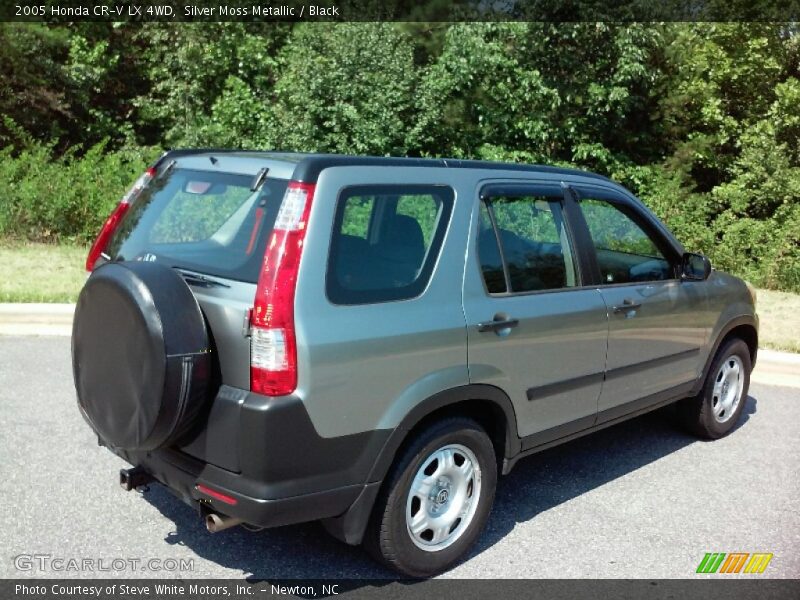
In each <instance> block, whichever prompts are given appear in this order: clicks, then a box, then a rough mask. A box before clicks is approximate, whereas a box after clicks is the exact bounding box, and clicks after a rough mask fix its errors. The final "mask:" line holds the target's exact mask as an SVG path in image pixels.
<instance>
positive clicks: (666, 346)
mask: <svg viewBox="0 0 800 600" xmlns="http://www.w3.org/2000/svg"><path fill="white" fill-rule="evenodd" d="M572 189H573V190H574V191H575V192H576V194H577V199H578V205H579V207H580V213H581V217H582V218H583V219H584V221H585V224H586V227H587V228H588V230H589V236H590V239H591V242H592V244H591V247H592V250H593V251H592V252H591V256H590V259H591V260H592V261H593V262H594V264H593V265H592V267H593V270H594V273H595V277H596V278H597V283H598V289H599V290H600V293H601V294H602V297H603V300H604V301H605V304H606V308H607V310H608V315H609V333H608V358H607V361H606V375H605V382H604V383H603V389H602V393H601V395H600V400H599V403H598V413H599V418H598V420H599V421H603V420H608V419H611V418H616V417H617V416H620V415H622V414H624V413H626V412H629V411H630V410H635V409H636V408H637V406H636V405H637V404H642V405H644V404H649V403H655V402H657V401H659V400H661V399H667V397H668V396H670V395H677V394H679V393H680V392H681V391H682V390H683V388H688V387H690V386H691V383H693V382H694V380H695V379H696V378H697V377H698V376H699V375H700V369H701V367H702V365H701V360H700V353H701V348H702V347H703V345H704V344H705V341H706V335H707V328H706V324H705V317H704V314H705V311H706V309H707V299H706V294H705V288H704V286H703V285H702V282H692V281H684V280H681V278H680V270H679V265H680V258H681V249H679V248H678V247H677V246H676V245H675V244H673V243H672V242H671V241H670V240H669V239H668V237H667V236H666V235H664V234H663V233H662V232H661V230H660V229H661V227H660V226H659V224H658V222H657V221H656V220H655V219H654V218H653V217H652V216H650V215H649V214H648V213H647V211H645V210H644V209H643V208H642V207H641V206H640V205H639V204H638V203H637V202H636V201H634V200H633V199H632V198H629V197H627V196H626V195H624V194H622V193H621V192H619V191H617V190H615V189H611V188H607V187H603V186H592V185H574V186H572Z"/></svg>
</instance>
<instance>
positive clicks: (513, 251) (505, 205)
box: [479, 196, 576, 292]
mask: <svg viewBox="0 0 800 600" xmlns="http://www.w3.org/2000/svg"><path fill="white" fill-rule="evenodd" d="M488 203H489V204H488V209H489V210H490V211H491V213H492V215H493V217H494V224H495V227H496V230H497V237H498V238H499V239H500V246H501V248H502V252H503V258H504V259H505V265H506V269H507V271H508V280H509V282H510V284H511V291H512V292H530V291H537V290H552V289H558V288H564V287H574V286H575V285H576V274H575V263H574V261H573V258H572V251H571V248H570V244H569V238H568V235H567V230H566V226H565V223H564V217H563V213H562V207H561V199H560V198H559V199H556V198H547V197H542V196H506V197H493V198H491V199H490V200H489V201H488ZM486 237H487V238H488V236H486ZM479 242H480V240H479ZM486 244H488V242H486ZM490 247H491V246H490V245H487V246H486V248H487V251H488V249H489V248H490ZM488 252H489V253H488V254H487V255H486V262H487V268H485V269H484V281H486V285H487V289H489V291H490V292H493V291H494V290H496V289H499V284H498V283H497V281H496V280H497V275H496V272H495V271H494V270H492V269H491V266H492V262H493V260H496V259H492V257H491V253H490V251H488ZM481 260H482V262H484V259H483V258H482V259H481ZM487 272H488V273H490V274H491V276H492V278H493V280H492V284H491V285H490V280H489V279H488V278H487ZM493 288H494V289H493ZM503 288H505V283H504V284H503Z"/></svg>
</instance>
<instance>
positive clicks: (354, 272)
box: [327, 186, 453, 304]
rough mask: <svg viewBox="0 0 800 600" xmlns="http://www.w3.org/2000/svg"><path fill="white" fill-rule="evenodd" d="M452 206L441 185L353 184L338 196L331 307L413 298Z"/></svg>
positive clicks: (426, 275) (447, 190)
mask: <svg viewBox="0 0 800 600" xmlns="http://www.w3.org/2000/svg"><path fill="white" fill-rule="evenodd" d="M452 206H453V191H452V190H451V189H450V188H448V187H445V186H357V187H351V188H346V189H345V190H344V191H343V192H342V193H341V195H340V197H339V200H338V203H337V207H336V217H335V219H334V228H333V238H332V240H331V252H330V258H329V260H328V274H327V292H328V298H329V299H330V300H331V302H333V303H335V304H366V303H373V302H388V301H391V300H403V299H406V298H413V297H415V296H418V295H419V294H421V293H422V291H423V290H424V289H425V286H426V285H427V284H428V281H429V280H430V277H431V273H432V272H433V266H434V264H435V263H436V258H437V257H438V254H439V251H440V249H441V245H442V241H443V239H444V234H445V230H446V228H447V223H448V222H449V220H450V213H451V211H452Z"/></svg>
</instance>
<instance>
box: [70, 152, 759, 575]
mask: <svg viewBox="0 0 800 600" xmlns="http://www.w3.org/2000/svg"><path fill="white" fill-rule="evenodd" d="M86 266H87V269H88V270H89V271H91V272H92V273H91V276H90V277H89V278H88V280H87V282H86V285H85V287H84V288H83V290H82V292H81V295H80V298H79V301H78V305H77V308H76V313H75V322H74V331H73V339H72V351H73V368H74V376H75V384H76V388H77V395H78V401H79V406H80V408H81V411H82V413H83V415H84V417H85V418H86V420H87V421H88V422H89V424H90V425H91V426H92V428H93V429H94V431H95V432H96V433H97V436H98V437H99V440H100V443H101V444H102V445H105V446H107V447H108V448H109V449H110V450H111V451H113V452H114V453H116V454H118V455H119V456H121V457H122V458H124V459H125V460H126V461H128V462H129V463H130V464H131V465H132V466H133V468H131V469H125V470H123V471H122V472H121V474H120V481H121V484H122V485H123V487H125V488H126V489H132V488H134V487H137V486H140V485H143V484H146V483H148V482H150V481H153V480H155V481H158V482H160V483H162V484H164V485H165V486H167V487H168V488H170V489H171V490H173V491H174V492H175V493H176V494H177V495H178V496H179V497H181V498H182V499H183V500H184V501H186V502H187V503H188V504H190V505H192V506H194V507H196V509H197V510H198V511H199V513H200V515H201V516H202V517H203V518H205V519H206V523H207V526H208V528H209V530H211V531H219V530H221V529H225V528H227V527H230V526H233V525H237V524H240V523H242V524H247V525H250V526H255V527H272V526H277V525H285V524H289V523H297V522H302V521H310V520H317V519H319V520H322V522H323V523H324V524H325V526H326V528H327V529H328V530H329V531H330V532H331V533H332V534H333V535H335V536H336V537H338V538H340V539H342V540H344V541H345V542H347V543H349V544H359V543H362V542H363V544H364V545H365V546H366V548H367V549H368V550H369V552H370V553H371V554H372V555H373V556H375V557H376V558H377V559H378V560H380V561H382V562H383V563H385V564H387V565H389V566H391V567H393V568H395V569H397V570H399V571H401V572H403V573H405V574H408V575H412V576H428V575H432V574H435V573H438V572H440V571H442V570H443V569H446V568H447V567H449V566H451V565H452V564H454V562H455V561H457V560H458V559H459V557H461V556H463V555H464V553H465V552H466V551H467V550H468V549H469V548H470V546H471V545H472V544H473V542H474V541H475V540H476V538H477V537H478V536H479V535H480V533H481V529H482V528H483V526H484V524H485V523H486V521H487V519H488V516H489V512H490V510H491V507H492V501H493V498H494V491H495V484H496V482H497V475H498V473H500V472H502V473H508V472H509V471H510V470H511V468H512V467H513V466H514V464H515V463H516V462H517V460H519V459H520V458H521V457H524V456H526V455H529V454H531V453H533V452H536V451H539V450H541V449H543V448H547V447H549V446H552V445H554V444H557V443H560V442H562V441H565V440H569V439H572V438H575V437H577V436H579V435H583V434H586V433H589V432H592V431H595V430H597V429H598V428H601V427H605V426H608V425H611V424H614V423H618V422H620V421H621V420H624V419H627V418H630V417H633V416H635V415H638V414H641V413H643V412H645V411H649V410H652V409H655V408H658V407H661V406H664V405H666V404H668V403H672V402H675V401H680V402H679V404H678V407H677V408H678V413H679V415H680V416H681V417H682V418H683V420H685V421H686V423H687V424H688V425H689V426H690V427H691V428H692V429H693V430H694V431H696V432H697V433H699V434H700V435H702V436H705V437H708V438H717V437H720V436H722V435H725V434H726V433H728V432H729V431H730V430H731V429H732V428H733V427H734V425H735V423H736V422H737V420H738V418H739V416H740V414H741V412H742V409H743V407H744V404H745V401H746V398H747V389H748V383H749V376H750V371H751V369H752V366H753V364H754V363H755V360H756V352H757V347H758V343H757V336H758V319H757V316H756V314H755V296H754V292H753V290H752V289H751V288H750V286H749V285H748V284H746V283H745V282H743V281H741V280H739V279H737V278H735V277H731V276H729V275H726V274H724V273H720V272H717V271H713V270H712V269H711V266H710V264H709V262H708V260H707V259H706V258H705V257H703V256H701V255H698V254H691V253H686V252H685V251H684V249H683V247H682V246H681V244H680V243H679V242H678V241H677V240H676V239H675V238H674V237H673V236H672V235H671V234H670V233H669V231H668V230H667V229H666V228H665V227H664V225H662V224H661V223H660V222H659V221H658V220H657V219H656V218H655V217H654V216H653V215H652V214H651V213H650V212H649V211H648V210H647V209H646V208H645V206H644V205H643V204H642V203H641V202H640V201H639V200H637V199H636V198H635V197H634V196H632V195H631V194H630V193H629V192H628V191H626V190H625V189H624V188H622V187H621V186H619V185H617V184H615V183H613V182H612V181H610V180H608V179H606V178H604V177H601V176H598V175H594V174H591V173H585V172H581V171H576V170H568V169H558V168H551V167H540V166H524V165H512V164H499V163H488V162H477V161H459V160H449V159H446V160H445V159H431V160H422V159H401V158H398V159H395V158H367V157H348V156H330V155H309V154H283V153H268V152H231V151H225V150H183V151H172V152H168V153H166V154H165V155H164V156H162V157H161V158H160V159H159V160H158V161H157V163H156V164H155V165H153V167H152V168H150V169H148V171H147V172H146V173H145V174H144V175H143V176H142V177H141V178H140V179H139V180H138V181H137V182H136V184H135V185H134V187H133V188H132V189H131V190H130V191H129V192H128V194H126V195H125V197H124V198H123V199H122V201H121V202H120V204H119V205H118V207H117V208H116V210H115V211H114V213H113V214H112V215H111V216H110V217H109V219H108V220H107V222H106V223H105V225H104V227H103V229H102V231H101V232H100V235H99V236H98V238H97V241H96V242H95V244H94V245H93V247H92V249H91V252H90V255H89V257H88V259H87V265H86Z"/></svg>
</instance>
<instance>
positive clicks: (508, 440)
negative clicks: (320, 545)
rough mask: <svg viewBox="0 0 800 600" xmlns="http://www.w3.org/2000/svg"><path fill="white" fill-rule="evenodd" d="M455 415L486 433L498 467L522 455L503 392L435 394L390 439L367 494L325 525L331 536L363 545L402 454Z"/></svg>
mask: <svg viewBox="0 0 800 600" xmlns="http://www.w3.org/2000/svg"><path fill="white" fill-rule="evenodd" d="M452 415H460V416H468V417H471V418H473V419H475V420H476V421H477V422H478V423H479V424H480V425H481V426H482V427H483V428H484V429H486V432H487V434H488V435H489V437H490V438H491V440H492V444H493V445H494V447H495V453H496V455H497V460H498V465H502V463H503V461H504V460H505V459H506V458H510V457H512V456H514V455H516V454H518V453H519V451H520V439H519V436H518V433H517V419H516V414H515V412H514V407H513V405H512V403H511V400H510V399H509V397H508V396H507V395H506V393H505V392H504V391H503V390H501V389H500V388H498V387H495V386H492V385H485V384H470V385H463V386H458V387H454V388H450V389H447V390H444V391H441V392H438V393H436V394H433V395H432V396H429V397H428V398H426V399H425V400H423V401H422V402H419V403H418V404H416V405H415V406H414V407H413V408H412V409H411V410H410V411H409V412H408V414H406V415H405V417H404V418H403V419H402V421H401V422H400V424H399V425H398V426H397V427H396V428H395V429H394V431H392V433H391V434H390V435H389V439H388V440H387V441H386V443H385V444H384V446H383V448H382V449H381V451H380V453H379V454H378V457H377V459H376V460H375V463H374V465H373V467H372V470H371V471H370V474H369V477H368V478H367V483H366V485H365V487H364V491H363V492H362V494H361V495H360V496H359V498H358V499H357V500H356V502H355V503H354V504H353V505H352V506H351V507H350V509H349V510H348V511H347V512H346V513H345V514H344V515H341V516H340V517H336V518H334V519H325V520H323V521H322V524H323V525H324V526H325V528H326V529H327V530H328V532H329V533H330V534H331V535H333V536H334V537H336V538H338V539H340V540H342V541H344V542H346V543H348V544H353V545H355V544H360V543H361V540H362V539H363V537H364V531H365V530H366V527H367V523H368V521H369V518H370V515H371V514H372V507H373V505H374V503H375V499H376V498H377V496H378V491H379V490H380V487H381V484H382V482H383V479H384V478H385V477H386V474H387V473H388V471H389V468H390V467H391V465H392V463H393V462H394V460H395V458H396V457H397V455H398V453H399V452H400V451H401V449H402V448H403V447H404V445H405V444H407V443H408V442H409V440H410V439H411V436H412V435H413V434H414V432H416V431H418V430H419V429H420V428H421V427H425V426H426V425H427V424H428V423H431V422H433V421H435V420H438V419H440V418H444V417H447V416H452ZM498 472H501V469H498Z"/></svg>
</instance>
